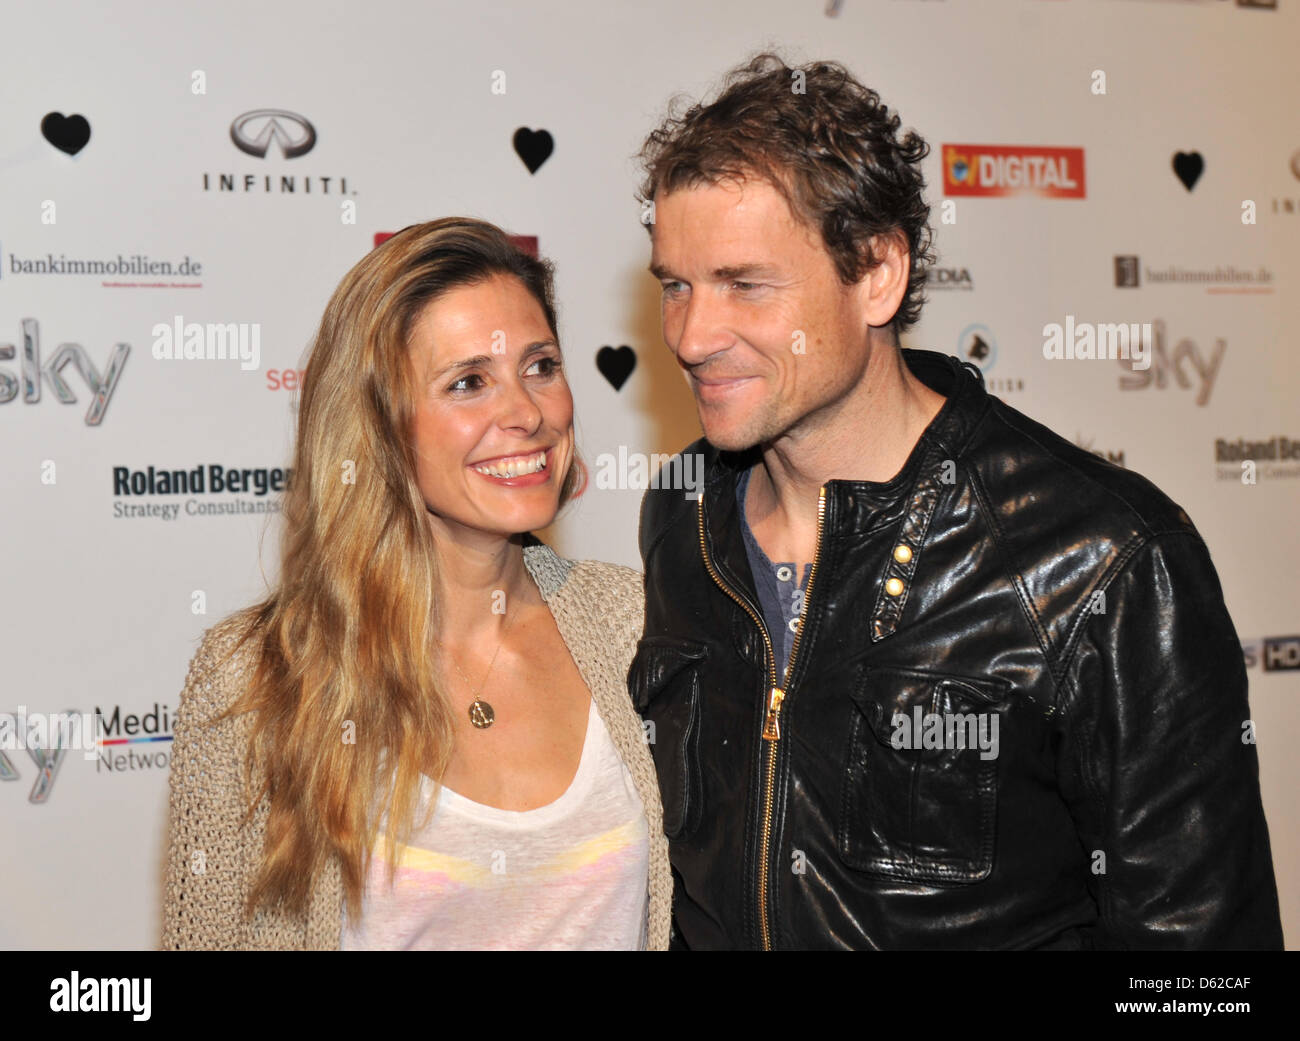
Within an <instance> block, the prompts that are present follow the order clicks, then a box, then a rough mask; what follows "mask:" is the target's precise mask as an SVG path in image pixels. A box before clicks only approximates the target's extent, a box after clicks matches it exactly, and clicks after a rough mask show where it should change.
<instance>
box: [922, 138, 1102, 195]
mask: <svg viewBox="0 0 1300 1041" xmlns="http://www.w3.org/2000/svg"><path fill="white" fill-rule="evenodd" d="M943 193H944V195H982V196H989V197H996V196H1008V195H1036V196H1039V197H1041V198H1047V199H1082V198H1084V197H1085V196H1086V195H1087V184H1086V181H1085V177H1084V163H1083V149H1082V148H1059V147H1054V146H1039V145H944V146H943Z"/></svg>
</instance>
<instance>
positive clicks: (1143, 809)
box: [1058, 529, 1282, 950]
mask: <svg viewBox="0 0 1300 1041" xmlns="http://www.w3.org/2000/svg"><path fill="white" fill-rule="evenodd" d="M1102 592H1103V594H1104V600H1103V599H1101V598H1097V597H1096V596H1095V595H1094V597H1093V600H1094V602H1093V603H1091V604H1090V609H1089V611H1088V612H1087V614H1086V615H1085V618H1086V622H1085V624H1084V628H1083V632H1082V634H1081V635H1080V638H1079V643H1078V646H1077V649H1076V651H1075V654H1074V656H1073V658H1072V660H1071V664H1070V667H1069V670H1068V673H1067V676H1066V683H1067V690H1068V691H1069V694H1068V700H1067V701H1066V702H1065V705H1064V719H1063V720H1062V722H1061V725H1062V727H1063V740H1062V741H1061V743H1060V745H1059V746H1058V753H1059V760H1058V763H1059V768H1058V776H1059V778H1060V782H1061V786H1062V791H1063V793H1064V794H1065V797H1066V801H1067V803H1068V805H1069V808H1070V812H1071V814H1072V815H1073V817H1074V821H1075V825H1076V828H1077V831H1078V834H1079V839H1080V842H1081V843H1082V846H1083V852H1084V854H1085V856H1086V857H1087V858H1088V865H1089V867H1088V884H1089V887H1090V889H1091V891H1092V894H1093V897H1094V898H1095V899H1096V901H1097V905H1098V908H1099V910H1100V915H1101V920H1100V924H1099V925H1098V927H1097V929H1096V931H1095V934H1094V935H1093V936H1092V941H1093V944H1094V945H1095V946H1096V947H1099V948H1132V949H1214V950H1225V949H1227V950H1236V949H1261V948H1262V949H1276V950H1280V949H1281V947H1282V927H1281V920H1280V915H1279V911H1278V899H1277V886H1276V882H1275V880H1274V875H1273V864H1272V856H1271V853H1270V849H1269V840H1268V827H1267V825H1266V823H1265V820H1264V808H1263V804H1262V803H1261V801H1260V790H1259V759H1258V756H1257V754H1256V749H1255V745H1254V736H1253V726H1252V725H1250V724H1249V723H1248V720H1249V719H1250V707H1249V704H1248V702H1247V697H1246V669H1245V665H1244V662H1243V660H1242V654H1241V645H1240V643H1239V641H1238V639H1237V634H1236V632H1235V630H1234V629H1233V626H1232V621H1231V619H1230V618H1229V617H1228V612H1227V608H1226V607H1225V605H1224V601H1223V592H1222V589H1221V587H1220V584H1219V579H1218V575H1217V574H1216V572H1215V570H1214V566H1213V564H1212V563H1211V561H1210V555H1209V551H1208V549H1207V548H1206V546H1205V543H1204V542H1203V541H1202V539H1201V537H1200V536H1199V535H1198V534H1196V532H1195V531H1194V530H1192V529H1183V530H1178V531H1171V532H1167V533H1163V534H1159V535H1155V536H1153V537H1150V538H1148V539H1147V541H1146V542H1145V543H1143V544H1142V545H1140V546H1139V547H1138V548H1137V549H1136V550H1135V551H1134V552H1133V554H1132V556H1131V558H1130V559H1129V560H1128V561H1127V562H1125V563H1124V564H1123V566H1122V567H1121V569H1120V570H1119V571H1118V573H1117V574H1116V575H1115V577H1114V578H1113V580H1111V581H1110V582H1109V583H1108V584H1107V585H1106V587H1105V588H1104V589H1103V590H1102Z"/></svg>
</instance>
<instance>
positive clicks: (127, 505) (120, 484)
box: [113, 463, 346, 521]
mask: <svg viewBox="0 0 1300 1041" xmlns="http://www.w3.org/2000/svg"><path fill="white" fill-rule="evenodd" d="M345 475H346V471H345ZM292 478H293V468H292V467H283V468H282V467H278V466H277V467H265V466H258V467H225V466H221V465H220V464H218V463H208V464H206V465H205V464H199V465H198V466H195V467H193V468H191V469H189V470H186V469H184V468H181V469H177V470H166V469H162V468H160V467H154V466H147V467H145V468H144V469H143V470H133V469H131V468H130V467H129V466H115V467H113V499H114V502H113V516H114V518H116V519H118V520H123V519H147V518H158V519H160V520H164V521H173V520H176V519H177V518H178V517H180V516H181V514H182V512H184V514H185V515H186V516H188V517H212V516H233V515H238V514H246V513H279V512H280V508H281V502H282V500H281V498H280V495H279V493H282V492H284V491H285V490H286V489H287V488H288V487H289V481H290V480H291V479H292ZM271 493H276V494H275V495H272V494H271ZM182 496H184V497H185V499H184V501H183V502H180V501H176V500H178V499H180V497H182ZM198 496H204V498H203V499H200V498H198ZM211 496H227V498H222V499H217V500H215V501H213V500H212V499H211V498H210V497H211ZM231 496H248V498H234V497H231ZM132 500H145V501H143V502H138V501H132Z"/></svg>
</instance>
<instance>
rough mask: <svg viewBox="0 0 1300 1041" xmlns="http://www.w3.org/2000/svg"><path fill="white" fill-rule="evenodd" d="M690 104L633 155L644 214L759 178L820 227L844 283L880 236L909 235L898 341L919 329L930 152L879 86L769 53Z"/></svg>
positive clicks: (867, 264) (835, 68)
mask: <svg viewBox="0 0 1300 1041" xmlns="http://www.w3.org/2000/svg"><path fill="white" fill-rule="evenodd" d="M683 103H689V99H686V98H683V97H682V96H680V95H679V96H678V97H676V98H674V99H673V101H672V102H670V104H669V109H668V114H667V116H666V117H665V118H664V120H663V122H662V123H661V124H660V125H659V127H658V128H657V129H655V130H654V131H653V132H652V133H651V134H650V135H649V136H648V137H647V138H646V140H645V143H644V144H643V145H642V147H641V150H640V152H639V153H638V154H637V156H636V158H637V159H639V160H640V162H641V164H642V167H643V169H644V172H645V179H644V180H643V182H642V184H641V187H640V189H639V191H638V193H637V198H638V200H639V201H640V202H641V204H642V207H643V212H645V211H649V207H647V205H646V204H648V203H651V202H652V200H653V199H654V197H655V194H656V192H658V191H663V192H665V193H667V192H673V191H676V190H677V189H678V188H683V187H695V186H698V185H701V184H716V183H717V182H719V181H721V180H744V179H745V178H746V177H754V176H757V177H759V178H762V179H763V180H766V181H768V182H770V183H771V184H772V186H773V187H774V188H775V189H776V190H777V191H779V192H780V193H781V195H782V196H783V197H784V199H785V201H786V204H787V205H788V206H789V207H790V210H791V212H792V213H793V214H794V215H795V216H796V217H797V218H798V219H800V220H802V221H803V222H804V223H805V224H807V225H808V226H809V227H812V228H816V229H818V230H819V231H820V233H821V237H822V242H823V243H824V244H825V246H826V250H827V252H828V253H829V254H830V256H831V259H832V260H833V261H834V263H835V268H836V271H837V273H838V274H839V277H840V280H841V281H842V282H843V283H844V284H845V285H852V284H853V283H855V282H857V281H858V280H860V279H861V278H862V276H863V275H864V274H866V273H867V272H868V271H870V270H871V269H872V268H873V267H875V266H876V264H877V263H878V262H879V261H878V258H877V257H876V256H875V255H874V254H873V251H872V242H871V240H872V239H873V238H874V237H876V236H889V235H894V236H897V235H900V234H901V235H902V236H903V237H904V238H906V240H907V249H908V255H909V258H910V260H911V270H910V274H909V276H908V284H907V292H906V294H905V295H904V297H903V300H902V302H901V303H900V304H899V307H898V311H897V312H895V314H894V319H893V326H894V330H895V333H898V332H902V331H904V330H906V329H907V328H908V327H909V326H912V325H914V324H915V323H916V321H917V319H918V318H919V317H920V314H921V305H922V304H923V303H924V302H925V298H924V295H923V294H924V289H925V280H926V267H927V266H928V265H929V264H931V263H933V262H934V253H933V251H932V248H931V246H932V241H933V240H932V234H931V230H930V225H929V218H930V206H929V204H928V203H927V202H926V201H925V197H924V195H923V190H924V188H925V179H924V177H923V176H922V174H921V160H922V159H924V158H925V156H927V155H928V154H929V153H930V146H929V145H928V144H926V143H925V141H924V140H923V139H922V138H921V137H920V136H919V135H918V134H917V133H916V132H915V131H914V130H908V131H907V132H906V133H905V134H904V135H903V136H902V137H901V138H900V137H899V135H898V130H899V126H900V123H901V121H900V119H899V117H898V115H897V114H894V113H891V112H890V110H889V109H888V108H887V107H886V106H885V105H883V104H882V103H881V101H880V96H879V95H878V94H877V93H876V92H875V91H874V90H869V89H868V88H867V87H864V86H863V85H862V84H861V83H859V82H858V81H857V80H856V79H855V78H854V76H853V74H852V73H851V72H849V70H848V69H847V68H845V67H844V66H843V65H840V64H839V63H837V62H832V61H815V62H810V63H808V64H807V65H803V66H799V67H796V68H791V67H790V66H788V65H786V63H785V61H784V60H783V59H782V58H781V57H780V56H779V55H777V54H774V53H772V52H770V51H767V52H764V53H762V54H757V55H755V56H754V57H753V58H751V59H750V60H749V61H748V62H746V63H745V64H743V65H739V66H737V67H736V68H734V69H732V70H731V71H730V72H729V73H727V75H726V77H725V79H724V80H723V83H722V87H721V90H720V92H719V94H718V96H717V97H716V98H715V99H714V100H713V101H711V102H708V103H707V104H706V103H703V102H701V103H697V104H694V105H691V107H690V108H688V109H687V110H686V111H685V112H683V113H681V114H680V115H677V114H676V112H677V110H678V109H679V107H680V106H681V105H682V104H683ZM649 212H652V211H649ZM646 230H647V231H649V230H650V228H649V224H648V223H647V229H646Z"/></svg>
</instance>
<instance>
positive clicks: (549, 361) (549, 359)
mask: <svg viewBox="0 0 1300 1041" xmlns="http://www.w3.org/2000/svg"><path fill="white" fill-rule="evenodd" d="M537 365H544V366H546V368H545V369H544V370H543V371H542V372H541V374H540V375H542V376H554V375H555V373H556V372H557V371H558V370H559V368H560V365H561V362H560V359H559V358H556V357H553V356H552V355H549V354H548V355H546V356H545V357H542V358H538V359H537V360H536V361H535V362H533V364H532V365H530V366H528V368H527V369H526V370H525V371H527V372H531V371H532V370H533V368H534V366H537Z"/></svg>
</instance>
